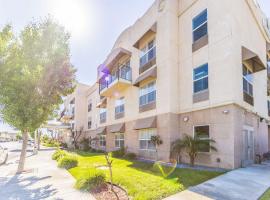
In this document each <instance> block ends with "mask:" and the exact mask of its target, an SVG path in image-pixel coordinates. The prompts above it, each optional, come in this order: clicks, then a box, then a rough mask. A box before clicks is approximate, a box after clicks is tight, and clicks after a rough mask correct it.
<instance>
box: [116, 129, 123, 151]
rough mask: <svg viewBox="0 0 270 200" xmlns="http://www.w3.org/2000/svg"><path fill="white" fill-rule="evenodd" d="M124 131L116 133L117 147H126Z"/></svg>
mask: <svg viewBox="0 0 270 200" xmlns="http://www.w3.org/2000/svg"><path fill="white" fill-rule="evenodd" d="M124 143H125V140H124V133H116V134H115V147H116V148H122V147H124Z"/></svg>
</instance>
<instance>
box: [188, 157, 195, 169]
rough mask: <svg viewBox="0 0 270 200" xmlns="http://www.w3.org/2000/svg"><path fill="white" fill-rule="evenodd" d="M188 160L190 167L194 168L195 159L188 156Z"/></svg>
mask: <svg viewBox="0 0 270 200" xmlns="http://www.w3.org/2000/svg"><path fill="white" fill-rule="evenodd" d="M189 158H190V166H191V167H194V162H195V157H194V156H189Z"/></svg>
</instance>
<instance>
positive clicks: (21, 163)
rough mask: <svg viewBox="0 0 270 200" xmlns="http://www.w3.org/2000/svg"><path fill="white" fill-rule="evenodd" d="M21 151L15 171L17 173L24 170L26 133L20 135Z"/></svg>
mask: <svg viewBox="0 0 270 200" xmlns="http://www.w3.org/2000/svg"><path fill="white" fill-rule="evenodd" d="M22 139H23V142H22V151H21V155H20V161H19V165H18V169H17V173H21V172H23V170H24V163H25V157H26V150H27V143H28V133H27V132H23V133H22Z"/></svg>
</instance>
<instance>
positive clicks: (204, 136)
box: [194, 125, 210, 152]
mask: <svg viewBox="0 0 270 200" xmlns="http://www.w3.org/2000/svg"><path fill="white" fill-rule="evenodd" d="M194 137H197V138H199V139H200V140H209V139H210V136H209V126H208V125H206V126H195V127H194ZM199 152H210V143H209V142H208V143H206V144H205V145H201V146H199Z"/></svg>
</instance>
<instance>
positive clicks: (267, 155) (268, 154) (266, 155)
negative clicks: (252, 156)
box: [263, 151, 270, 160]
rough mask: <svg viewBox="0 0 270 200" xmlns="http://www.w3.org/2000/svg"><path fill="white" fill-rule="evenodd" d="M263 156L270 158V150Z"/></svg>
mask: <svg viewBox="0 0 270 200" xmlns="http://www.w3.org/2000/svg"><path fill="white" fill-rule="evenodd" d="M263 158H264V159H266V160H270V151H269V152H267V153H264V154H263Z"/></svg>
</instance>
